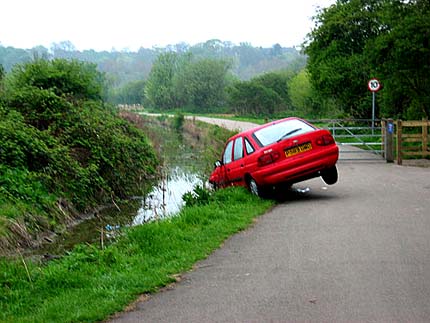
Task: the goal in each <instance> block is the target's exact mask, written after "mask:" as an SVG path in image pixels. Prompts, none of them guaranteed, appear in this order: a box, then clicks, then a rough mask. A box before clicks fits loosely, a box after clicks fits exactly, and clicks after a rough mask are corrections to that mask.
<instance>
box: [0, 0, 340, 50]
mask: <svg viewBox="0 0 430 323" xmlns="http://www.w3.org/2000/svg"><path fill="white" fill-rule="evenodd" d="M333 3H335V0H260V1H255V0H212V1H209V0H1V1H0V44H1V45H2V46H13V47H18V48H32V47H34V46H37V45H42V46H45V47H47V48H50V47H51V44H52V43H58V42H61V41H66V40H68V41H71V42H72V43H73V44H74V45H75V47H76V48H77V49H79V50H84V49H95V50H97V51H99V50H108V51H110V50H112V49H116V50H124V49H128V50H132V51H135V50H137V49H139V48H140V47H144V48H152V47H154V46H159V47H164V46H166V45H169V44H177V43H180V42H186V43H188V44H190V45H194V44H196V43H200V42H205V41H207V40H209V39H219V40H221V41H231V42H233V43H234V44H239V43H241V42H247V43H250V44H251V45H253V46H263V47H271V46H272V45H274V44H276V43H279V44H280V45H281V46H283V47H292V46H299V45H300V44H301V43H302V42H303V40H304V37H305V36H306V34H307V33H308V32H309V31H310V30H311V28H312V26H313V22H312V19H311V18H312V16H313V15H315V13H316V10H317V8H318V7H328V6H329V5H331V4H333Z"/></svg>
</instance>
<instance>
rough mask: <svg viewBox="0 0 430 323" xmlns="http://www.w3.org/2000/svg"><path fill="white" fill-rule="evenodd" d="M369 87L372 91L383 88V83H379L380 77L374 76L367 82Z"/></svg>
mask: <svg viewBox="0 0 430 323" xmlns="http://www.w3.org/2000/svg"><path fill="white" fill-rule="evenodd" d="M367 87H368V88H369V90H370V91H372V92H378V91H379V90H380V89H381V83H379V80H378V79H375V78H373V79H371V80H370V81H369V83H367Z"/></svg>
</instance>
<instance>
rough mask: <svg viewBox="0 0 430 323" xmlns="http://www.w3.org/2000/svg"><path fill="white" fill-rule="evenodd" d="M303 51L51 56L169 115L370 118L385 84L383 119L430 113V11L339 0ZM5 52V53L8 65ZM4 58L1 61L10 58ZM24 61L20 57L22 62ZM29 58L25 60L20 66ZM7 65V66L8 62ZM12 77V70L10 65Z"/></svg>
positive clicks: (62, 50) (191, 49)
mask: <svg viewBox="0 0 430 323" xmlns="http://www.w3.org/2000/svg"><path fill="white" fill-rule="evenodd" d="M314 22H315V27H314V28H313V29H312V30H311V31H310V33H309V34H308V36H307V38H306V40H305V42H304V44H303V46H302V48H303V51H302V52H300V51H298V50H297V49H295V48H282V47H281V46H279V45H277V44H275V45H274V46H273V47H272V48H254V47H252V46H250V45H249V44H246V43H243V44H240V45H239V46H237V45H234V44H231V43H229V42H222V41H219V40H210V41H207V42H205V43H201V44H197V45H195V46H190V45H188V44H185V43H182V44H176V45H172V46H167V47H166V48H153V49H151V50H148V49H140V50H139V51H138V52H137V53H129V52H111V53H108V52H102V53H96V52H94V51H84V52H79V51H76V50H75V49H74V47H73V45H72V44H70V43H67V42H66V43H62V44H57V45H56V46H54V48H53V49H51V51H50V52H46V51H45V52H44V51H43V50H44V49H43V48H36V49H33V50H34V51H35V53H34V54H37V55H38V56H49V55H51V53H53V54H54V55H57V56H61V57H64V58H71V57H75V56H76V55H78V56H79V58H80V59H82V60H91V61H93V62H95V63H96V64H97V65H98V68H99V69H100V70H101V71H104V73H106V75H107V78H108V79H109V80H110V83H109V84H110V87H109V90H108V92H107V93H106V98H107V100H108V101H110V102H111V103H115V104H119V103H129V104H133V103H140V104H143V105H144V106H145V107H152V108H156V109H161V110H169V109H170V110H174V109H176V110H177V109H180V110H186V111H193V112H225V113H236V114H239V115H260V116H267V115H271V116H273V117H276V116H278V115H279V116H284V115H292V114H294V115H298V116H302V117H309V118H318V117H359V118H370V117H371V110H372V109H371V106H372V95H371V93H370V91H369V90H368V88H367V83H368V81H369V80H370V79H371V78H375V77H376V78H378V79H379V80H380V82H381V84H382V90H381V91H379V92H378V93H377V95H376V108H377V109H376V112H377V117H392V118H403V119H420V118H422V117H428V116H429V114H430V111H429V110H430V86H429V75H430V45H429V43H430V41H429V39H430V2H428V1H426V0H337V1H336V3H335V4H333V5H331V6H330V7H328V8H323V9H321V10H320V11H319V12H318V13H317V15H316V16H315V17H314ZM8 50H10V49H5V48H2V47H1V46H0V59H3V61H1V60H0V63H1V64H3V62H4V57H5V56H7V55H5V54H4V53H5V51H6V52H7V51H8ZM2 53H3V54H2ZM20 55H21V56H20ZM22 55H23V52H22V51H19V55H18V56H19V57H22ZM2 57H3V58H2ZM3 66H4V72H6V73H7V72H8V71H9V67H8V65H5V64H3Z"/></svg>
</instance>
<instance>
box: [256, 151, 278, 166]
mask: <svg viewBox="0 0 430 323" xmlns="http://www.w3.org/2000/svg"><path fill="white" fill-rule="evenodd" d="M279 157H281V155H280V154H279V152H277V151H273V150H272V151H270V152H265V153H264V155H261V156H260V157H258V166H260V167H261V166H265V165H269V164H271V163H274V162H275V161H277V160H278V159H279Z"/></svg>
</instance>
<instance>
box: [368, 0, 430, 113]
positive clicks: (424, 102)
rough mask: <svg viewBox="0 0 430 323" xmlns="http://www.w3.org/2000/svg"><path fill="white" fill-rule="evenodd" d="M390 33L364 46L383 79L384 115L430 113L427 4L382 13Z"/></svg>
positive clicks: (429, 13) (429, 17)
mask: <svg viewBox="0 0 430 323" xmlns="http://www.w3.org/2000/svg"><path fill="white" fill-rule="evenodd" d="M381 15H382V19H383V22H384V25H385V26H388V27H389V30H390V32H387V33H384V34H382V35H381V36H380V37H378V38H376V39H375V40H374V41H372V42H369V44H368V45H367V46H366V53H367V56H368V57H369V60H370V62H371V63H372V65H373V66H374V70H375V73H376V74H377V75H378V76H379V77H380V79H381V80H383V85H384V89H383V91H381V93H380V95H381V96H382V102H381V109H382V111H381V112H382V114H383V115H385V116H398V117H403V118H407V119H421V118H422V117H427V118H428V117H429V116H430V80H429V78H430V3H429V2H428V1H420V0H418V1H411V2H410V3H408V4H402V3H398V4H397V5H396V6H394V5H392V6H390V7H389V8H387V10H386V11H385V12H383V13H382V14H381Z"/></svg>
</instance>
